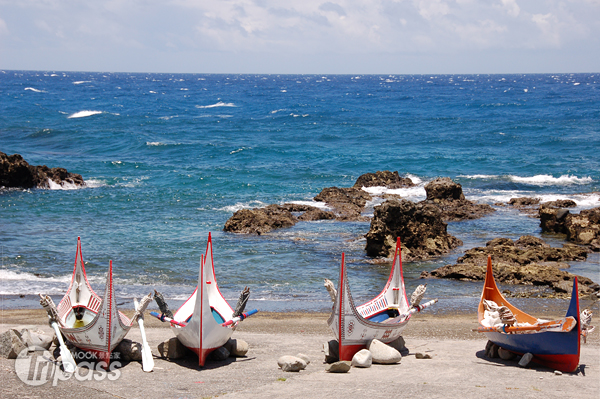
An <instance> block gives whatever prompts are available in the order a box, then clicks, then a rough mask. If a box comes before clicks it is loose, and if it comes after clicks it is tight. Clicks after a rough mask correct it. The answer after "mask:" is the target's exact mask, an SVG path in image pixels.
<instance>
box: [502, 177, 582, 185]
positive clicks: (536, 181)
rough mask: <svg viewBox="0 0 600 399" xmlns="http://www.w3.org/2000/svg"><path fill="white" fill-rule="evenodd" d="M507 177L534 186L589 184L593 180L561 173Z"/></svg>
mask: <svg viewBox="0 0 600 399" xmlns="http://www.w3.org/2000/svg"><path fill="white" fill-rule="evenodd" d="M508 178H509V179H510V180H512V181H514V182H515V183H523V184H531V185H534V186H570V185H573V184H589V183H591V182H592V181H593V180H592V178H591V177H577V176H571V175H562V176H560V177H554V176H550V175H535V176H532V177H520V176H512V175H509V176H508Z"/></svg>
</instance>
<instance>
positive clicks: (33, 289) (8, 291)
mask: <svg viewBox="0 0 600 399" xmlns="http://www.w3.org/2000/svg"><path fill="white" fill-rule="evenodd" d="M0 282H2V284H0V295H31V294H33V295H37V294H38V293H40V292H42V293H44V294H47V295H60V294H64V293H65V291H66V289H67V288H68V287H69V283H70V282H71V275H65V276H60V277H39V276H36V275H35V274H32V273H22V272H15V271H12V270H7V269H0Z"/></svg>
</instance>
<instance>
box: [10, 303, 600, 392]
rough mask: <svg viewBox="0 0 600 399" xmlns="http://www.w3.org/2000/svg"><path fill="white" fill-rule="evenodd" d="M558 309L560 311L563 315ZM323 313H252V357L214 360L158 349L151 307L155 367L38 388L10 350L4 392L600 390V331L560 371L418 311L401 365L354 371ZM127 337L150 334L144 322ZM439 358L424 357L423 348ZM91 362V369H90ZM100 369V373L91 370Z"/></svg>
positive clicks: (461, 318)
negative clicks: (172, 356)
mask: <svg viewBox="0 0 600 399" xmlns="http://www.w3.org/2000/svg"><path fill="white" fill-rule="evenodd" d="M556 316H560V314H557V315H556ZM327 317H328V315H327V314H323V313H259V314H257V315H255V316H253V317H251V318H249V319H247V320H245V321H244V322H243V323H241V325H240V326H239V327H238V328H237V330H236V331H235V333H234V335H233V338H238V339H243V340H245V341H246V342H248V344H249V346H250V350H249V352H248V354H247V356H246V357H242V358H232V357H230V358H229V359H227V360H226V361H212V360H209V361H208V362H207V364H206V366H205V367H199V366H198V365H197V358H195V357H190V358H186V359H182V360H177V361H167V360H165V359H161V358H160V357H158V350H157V346H158V344H159V343H160V342H163V341H165V340H167V339H169V338H171V337H172V336H173V334H172V332H171V330H170V329H169V328H167V326H166V324H163V323H161V322H160V321H158V320H156V319H154V318H152V317H150V316H146V319H145V320H146V322H145V324H146V327H147V328H146V332H147V337H148V341H149V344H150V347H151V348H152V352H153V355H154V357H155V368H154V371H153V372H151V373H144V372H143V371H142V368H141V364H140V363H137V362H131V363H128V364H125V365H123V367H122V368H120V369H119V375H118V378H117V379H115V380H114V381H110V380H107V379H104V380H102V381H96V380H94V379H92V380H91V381H90V380H87V378H86V377H87V374H86V373H84V372H81V375H82V376H83V377H82V378H79V379H75V378H71V379H69V380H66V381H58V382H57V384H56V386H52V383H51V382H48V383H46V384H44V385H42V386H39V387H34V386H29V385H26V384H24V383H23V382H22V381H21V380H19V379H18V377H17V375H16V373H15V367H14V365H15V360H7V359H1V361H0V367H1V370H2V372H1V373H0V375H1V392H2V395H1V396H2V398H17V397H19V398H80V397H84V396H85V397H93V398H115V397H116V398H144V399H150V398H210V397H231V398H236V397H239V398H281V397H312V398H330V397H340V396H345V395H348V394H353V395H359V396H360V397H371V398H378V397H389V396H391V397H399V396H403V397H416V396H419V397H427V398H437V397H444V398H448V397H450V398H451V397H463V398H482V397H494V398H498V397H519V398H524V397H525V398H528V397H540V398H541V397H544V398H548V397H550V398H554V397H556V398H558V397H560V398H564V397H581V398H598V397H599V395H600V339H599V334H598V333H597V332H594V333H592V334H591V335H590V337H589V338H588V343H587V344H585V345H582V349H581V359H580V365H582V367H581V371H579V372H577V373H573V374H568V373H564V374H562V375H557V374H555V373H554V371H553V370H550V369H546V368H542V367H537V366H529V367H528V368H521V367H519V366H518V365H517V362H516V361H503V360H500V359H493V360H492V359H487V358H486V357H485V354H484V348H485V344H486V342H487V340H486V338H485V337H484V336H483V335H479V334H477V333H475V332H472V331H471V328H474V327H477V321H476V316H475V315H474V314H447V315H427V314H420V315H417V316H416V317H413V319H412V320H411V322H410V323H409V325H408V326H407V328H406V330H405V333H404V338H405V340H406V346H407V348H408V349H409V351H410V353H409V354H408V356H405V357H403V358H402V362H401V363H400V364H396V365H373V366H372V367H371V368H367V369H358V368H353V369H351V370H350V372H349V373H347V374H332V373H327V372H325V363H324V356H323V353H322V351H321V348H322V345H323V343H324V342H327V341H329V340H330V339H332V338H333V335H332V334H331V332H330V331H329V328H328V327H327ZM9 328H18V329H21V328H30V329H32V328H34V329H40V330H42V331H44V332H47V333H49V334H50V333H52V329H51V328H50V327H49V326H48V324H47V323H46V316H45V313H44V312H43V310H4V311H2V318H1V326H0V331H2V332H3V331H6V330H7V329H9ZM127 338H129V339H131V340H134V341H137V342H141V336H140V331H139V329H138V328H137V327H134V328H132V330H131V331H130V332H129V334H128V335H127ZM417 352H420V353H427V354H429V355H430V356H431V357H432V358H431V359H417V358H416V357H415V353H417ZM297 353H304V354H306V355H308V356H309V358H310V359H311V363H310V364H309V365H308V367H307V368H306V369H305V370H303V371H301V372H297V373H286V372H283V371H281V370H280V369H279V368H278V366H277V359H278V358H279V357H280V356H282V355H295V354H297ZM86 371H87V370H86ZM90 377H91V376H90Z"/></svg>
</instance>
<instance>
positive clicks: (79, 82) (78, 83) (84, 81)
mask: <svg viewBox="0 0 600 399" xmlns="http://www.w3.org/2000/svg"><path fill="white" fill-rule="evenodd" d="M91 82H92V81H91V80H78V81H77V82H73V84H74V85H80V84H82V83H91Z"/></svg>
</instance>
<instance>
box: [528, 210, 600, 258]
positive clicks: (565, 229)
mask: <svg viewBox="0 0 600 399" xmlns="http://www.w3.org/2000/svg"><path fill="white" fill-rule="evenodd" d="M539 215H540V226H541V227H542V231H543V232H550V233H562V234H566V236H567V240H568V241H570V242H573V243H575V244H580V245H585V246H587V247H589V248H590V249H592V250H593V251H600V207H598V208H592V209H586V210H583V211H581V212H580V213H579V214H576V213H575V214H573V213H570V212H569V210H567V209H564V208H557V207H554V206H552V205H551V204H542V206H540V209H539Z"/></svg>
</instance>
